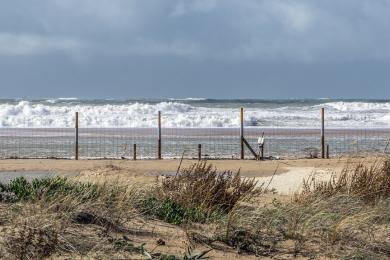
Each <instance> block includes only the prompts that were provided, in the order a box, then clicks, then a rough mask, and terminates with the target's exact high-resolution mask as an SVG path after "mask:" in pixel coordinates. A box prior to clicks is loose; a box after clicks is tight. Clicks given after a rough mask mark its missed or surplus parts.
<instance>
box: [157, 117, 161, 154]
mask: <svg viewBox="0 0 390 260" xmlns="http://www.w3.org/2000/svg"><path fill="white" fill-rule="evenodd" d="M157 121H158V147H157V157H158V159H161V111H158V116H157Z"/></svg>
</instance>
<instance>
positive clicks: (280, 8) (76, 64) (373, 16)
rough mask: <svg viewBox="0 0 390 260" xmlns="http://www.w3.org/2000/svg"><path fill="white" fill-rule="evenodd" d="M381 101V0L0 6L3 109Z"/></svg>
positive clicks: (118, 0) (62, 1) (84, 1)
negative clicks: (56, 104)
mask: <svg viewBox="0 0 390 260" xmlns="http://www.w3.org/2000/svg"><path fill="white" fill-rule="evenodd" d="M48 97H79V98H90V99H93V98H168V97H205V98H382V99H386V98H390V0H326V1H324V0H34V1H30V0H12V1H1V2H0V98H48Z"/></svg>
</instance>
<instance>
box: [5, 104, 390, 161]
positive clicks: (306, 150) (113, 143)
mask: <svg viewBox="0 0 390 260" xmlns="http://www.w3.org/2000/svg"><path fill="white" fill-rule="evenodd" d="M240 107H244V108H245V117H244V125H245V131H244V134H245V139H246V140H247V141H248V142H249V144H250V145H251V146H252V148H253V149H254V150H255V151H256V152H258V151H259V150H258V147H257V140H258V138H259V137H260V136H263V135H264V137H265V145H264V155H265V157H267V158H274V159H275V158H303V157H317V156H319V153H320V149H321V145H320V142H321V136H320V128H321V121H320V110H321V108H325V136H326V139H325V141H326V144H327V145H328V146H329V154H330V156H331V157H336V156H343V155H347V154H348V155H350V154H355V155H357V154H359V155H367V154H378V153H380V154H383V153H387V152H388V151H389V150H390V145H389V144H390V100H332V99H315V100H313V99H310V100H309V99H302V100H298V99H296V100H255V99H237V100H215V99H202V98H186V99H138V100H82V99H76V98H58V99H40V100H27V99H13V100H10V99H8V100H0V158H74V156H75V129H74V126H75V113H76V112H79V126H80V129H79V152H80V158H91V159H98V158H99V159H101V158H115V159H120V158H126V159H131V158H133V156H134V153H135V152H136V154H137V158H139V159H141V158H148V159H152V158H156V157H157V140H158V131H157V114H158V111H161V113H162V119H161V120H162V133H161V135H162V141H161V142H162V156H163V158H178V157H180V156H182V155H183V153H184V156H185V157H186V158H197V157H198V153H199V150H198V147H199V145H201V151H200V152H201V156H202V158H214V159H221V158H224V159H238V158H240V129H239V127H240ZM134 145H136V149H134ZM246 158H253V155H252V154H251V153H250V152H249V150H248V149H246Z"/></svg>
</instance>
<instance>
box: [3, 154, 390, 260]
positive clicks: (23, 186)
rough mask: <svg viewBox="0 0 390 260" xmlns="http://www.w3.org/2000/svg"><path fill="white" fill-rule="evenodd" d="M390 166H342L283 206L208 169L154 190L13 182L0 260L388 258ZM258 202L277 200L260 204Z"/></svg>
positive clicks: (250, 184)
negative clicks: (336, 175)
mask: <svg viewBox="0 0 390 260" xmlns="http://www.w3.org/2000/svg"><path fill="white" fill-rule="evenodd" d="M389 162H390V161H389V160H384V161H381V162H378V163H376V164H375V165H374V166H372V167H365V166H364V165H363V164H361V165H359V166H357V167H356V168H353V169H351V168H349V167H346V169H345V170H344V171H343V173H342V175H341V178H339V179H332V180H331V181H330V182H326V183H316V182H314V181H311V182H305V189H304V190H303V192H302V193H301V194H299V195H297V196H296V197H295V198H291V201H287V202H286V201H285V202H281V201H278V199H277V198H278V197H277V195H272V194H264V193H261V192H260V191H261V190H259V189H257V188H256V182H255V181H253V180H250V179H243V178H241V177H240V175H239V172H236V173H233V172H218V171H217V170H216V169H214V168H213V167H212V166H211V165H209V164H207V163H206V162H200V163H197V164H194V165H192V166H191V167H189V168H187V169H183V170H182V171H180V172H179V173H178V174H177V175H176V176H173V177H171V178H166V179H164V180H162V181H161V182H160V183H158V185H157V186H153V187H152V189H149V188H146V187H138V188H131V187H125V186H122V185H121V184H120V183H101V184H86V183H80V182H75V181H70V180H66V179H52V180H45V181H42V182H38V181H37V182H35V184H34V185H30V184H27V183H26V182H24V181H23V180H18V181H16V182H15V183H12V185H8V186H7V185H2V186H1V187H2V188H1V189H2V190H0V193H1V194H3V195H2V196H3V197H1V199H2V200H3V201H2V202H0V258H4V259H43V258H57V257H61V258H83V257H86V258H100V259H107V258H117V259H118V258H119V259H124V258H125V259H131V258H134V257H135V258H137V259H139V258H142V259H143V258H146V259H148V258H149V259H161V260H162V259H200V258H196V257H199V256H201V255H203V253H199V254H196V253H193V252H192V251H191V250H190V251H186V250H185V248H187V247H188V246H192V247H196V248H198V249H199V250H196V251H200V252H204V253H206V252H207V255H209V254H211V255H213V252H215V254H214V256H216V259H220V258H221V257H225V258H226V255H229V254H230V256H232V258H233V257H235V256H237V254H238V255H241V256H243V257H245V256H246V255H249V256H257V257H273V258H275V259H284V258H292V257H303V258H306V259H307V258H309V259H318V258H333V259H388V258H390V217H389V216H390V197H389V172H390V166H389V165H390V163H389ZM253 196H256V197H255V198H256V200H249V198H251V197H253ZM263 196H273V198H274V199H273V200H272V202H271V203H267V204H265V203H264V200H263V198H264V197H263ZM150 198H152V199H153V200H149V199H150ZM256 201H257V202H256ZM145 202H147V203H146V204H145ZM140 205H141V207H140ZM155 206H157V207H158V210H157V211H155V213H158V214H160V213H161V214H162V215H159V216H158V217H159V218H160V219H161V220H162V221H164V222H169V223H174V224H180V225H168V224H166V223H164V222H161V221H158V220H155V219H150V215H147V216H146V215H145V213H148V212H145V209H149V210H150V209H153V210H154V208H153V207H155ZM140 209H141V210H140ZM211 212H214V213H215V212H217V213H218V214H215V217H216V219H213V221H197V223H194V221H196V220H204V218H205V217H206V219H210V218H209V217H210V214H209V213H211ZM158 214H157V215H158ZM186 219H189V220H190V221H189V222H186V221H185V220H186ZM184 223H185V224H186V225H181V224H184ZM179 234H181V235H179ZM175 236H177V237H176V238H174V237H175ZM144 241H145V242H144ZM145 243H146V244H145ZM177 247H181V248H182V249H183V248H184V250H182V251H179V252H178V251H174V249H173V248H175V249H176V248H177ZM210 249H214V251H212V252H209V250H210ZM218 252H219V254H218ZM169 254H172V255H169ZM178 255H179V256H180V257H178ZM203 257H204V255H203Z"/></svg>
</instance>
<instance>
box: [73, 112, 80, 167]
mask: <svg viewBox="0 0 390 260" xmlns="http://www.w3.org/2000/svg"><path fill="white" fill-rule="evenodd" d="M75 129H76V140H75V156H74V158H75V160H78V159H79V112H76V116H75Z"/></svg>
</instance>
